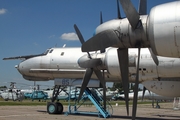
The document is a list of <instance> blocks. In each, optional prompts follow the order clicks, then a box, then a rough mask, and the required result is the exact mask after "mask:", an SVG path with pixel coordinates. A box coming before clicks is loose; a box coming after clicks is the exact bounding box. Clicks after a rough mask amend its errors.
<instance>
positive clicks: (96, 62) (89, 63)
mask: <svg viewBox="0 0 180 120" xmlns="http://www.w3.org/2000/svg"><path fill="white" fill-rule="evenodd" d="M74 29H75V31H76V33H77V35H78V37H79V40H80V41H81V43H82V44H83V43H84V38H83V36H82V34H81V32H80V30H79V28H78V27H77V25H76V24H75V25H74ZM87 53H88V57H87V56H82V57H81V58H80V59H79V60H78V64H79V66H80V67H83V68H86V72H85V74H84V77H83V82H82V87H81V90H80V94H79V98H78V101H79V100H80V98H81V97H82V95H83V93H84V91H85V89H86V87H87V85H88V83H89V80H90V79H91V76H92V73H93V72H94V73H95V74H96V76H97V78H98V79H99V80H100V83H101V85H102V86H103V89H104V91H105V89H106V86H105V79H104V70H103V75H102V73H101V71H100V70H99V69H97V66H100V65H102V61H101V59H100V58H92V56H91V55H90V53H89V52H87ZM104 96H105V95H104ZM105 100H106V97H104V101H105ZM104 103H105V102H104ZM104 109H105V110H106V104H104Z"/></svg>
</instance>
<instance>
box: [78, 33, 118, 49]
mask: <svg viewBox="0 0 180 120" xmlns="http://www.w3.org/2000/svg"><path fill="white" fill-rule="evenodd" d="M118 42H119V38H118V36H117V34H116V32H115V31H113V30H105V31H103V32H100V33H98V34H97V35H95V36H93V37H92V38H90V39H89V40H87V41H86V42H85V43H83V45H82V47H81V50H82V52H90V51H97V50H104V49H105V48H107V47H110V46H113V45H116V44H118Z"/></svg>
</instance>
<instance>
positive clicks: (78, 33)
mask: <svg viewBox="0 0 180 120" xmlns="http://www.w3.org/2000/svg"><path fill="white" fill-rule="evenodd" d="M74 29H75V31H76V34H77V36H78V38H79V40H80V42H81V44H83V43H84V38H83V36H82V34H81V32H80V30H79V28H78V27H77V25H76V24H74Z"/></svg>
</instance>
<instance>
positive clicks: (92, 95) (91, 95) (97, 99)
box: [85, 88, 112, 118]
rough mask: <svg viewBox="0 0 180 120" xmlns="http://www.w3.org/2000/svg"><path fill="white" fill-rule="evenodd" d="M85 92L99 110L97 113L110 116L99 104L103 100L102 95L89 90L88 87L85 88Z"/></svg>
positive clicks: (105, 116)
mask: <svg viewBox="0 0 180 120" xmlns="http://www.w3.org/2000/svg"><path fill="white" fill-rule="evenodd" d="M85 94H86V95H87V97H88V98H89V99H90V100H91V102H92V103H93V104H94V106H95V107H96V109H97V110H98V111H99V115H102V116H103V117H104V118H107V117H110V116H111V114H110V113H109V112H108V111H107V110H105V109H104V107H103V106H102V104H101V103H102V101H103V99H102V97H100V96H98V95H97V94H96V93H95V92H94V91H92V90H90V89H89V88H86V90H85ZM111 107H112V106H111Z"/></svg>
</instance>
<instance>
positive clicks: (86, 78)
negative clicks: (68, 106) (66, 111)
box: [78, 68, 93, 101]
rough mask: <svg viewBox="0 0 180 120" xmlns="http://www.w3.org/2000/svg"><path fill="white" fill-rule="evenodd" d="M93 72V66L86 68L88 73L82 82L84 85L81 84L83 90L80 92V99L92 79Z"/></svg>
mask: <svg viewBox="0 0 180 120" xmlns="http://www.w3.org/2000/svg"><path fill="white" fill-rule="evenodd" d="M92 73H93V69H92V68H87V69H86V73H85V75H84V77H83V82H82V86H81V90H80V94H79V98H78V101H79V100H80V99H81V97H82V95H83V93H84V91H85V89H86V87H87V85H88V83H89V80H90V79H91V75H92Z"/></svg>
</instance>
